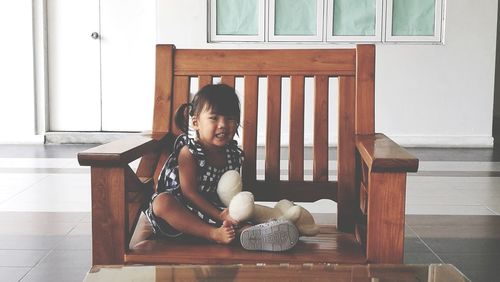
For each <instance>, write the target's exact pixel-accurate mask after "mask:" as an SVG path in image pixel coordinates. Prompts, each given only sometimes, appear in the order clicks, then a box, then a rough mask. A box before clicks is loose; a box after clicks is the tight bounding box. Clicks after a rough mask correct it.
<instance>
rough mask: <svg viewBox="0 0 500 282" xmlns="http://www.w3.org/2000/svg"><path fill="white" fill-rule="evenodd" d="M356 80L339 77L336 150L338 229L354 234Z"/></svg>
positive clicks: (355, 205) (355, 207) (356, 202)
mask: <svg viewBox="0 0 500 282" xmlns="http://www.w3.org/2000/svg"><path fill="white" fill-rule="evenodd" d="M355 97H356V96H355V78H354V77H350V76H341V77H339V121H340V122H339V137H338V138H339V139H338V147H337V175H338V185H339V188H338V195H337V197H338V201H337V203H338V227H339V229H340V230H342V231H344V232H353V231H354V226H355V222H356V217H357V213H358V207H359V203H358V200H359V199H358V194H359V193H358V192H357V191H356V178H355V177H356V159H355V157H356V148H355V144H354V136H355V135H354V129H355V128H354V118H355V116H354V110H355V106H354V102H355Z"/></svg>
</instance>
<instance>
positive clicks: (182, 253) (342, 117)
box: [79, 45, 418, 265]
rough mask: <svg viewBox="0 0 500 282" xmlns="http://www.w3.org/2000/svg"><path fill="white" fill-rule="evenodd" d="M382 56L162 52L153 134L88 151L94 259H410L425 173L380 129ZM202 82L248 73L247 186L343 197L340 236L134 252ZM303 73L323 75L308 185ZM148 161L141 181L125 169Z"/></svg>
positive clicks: (368, 49)
mask: <svg viewBox="0 0 500 282" xmlns="http://www.w3.org/2000/svg"><path fill="white" fill-rule="evenodd" d="M374 56H375V47H374V46H373V45H370V46H359V47H358V48H357V49H338V50H332V49H323V50H305V49H303V50H213V49H203V50H194V49H182V50H176V49H175V47H174V46H173V45H158V47H157V61H156V64H157V66H156V68H157V69H156V90H155V108H154V121H153V133H152V134H151V135H148V136H146V137H140V138H135V139H133V140H128V141H127V140H125V141H119V142H117V143H111V144H110V145H104V146H101V147H98V148H96V149H91V150H88V151H86V152H82V153H81V154H80V155H79V161H80V163H81V164H82V165H91V166H92V168H91V178H92V225H93V227H92V228H93V231H92V232H93V262H92V264H93V265H97V264H124V263H125V264H133V263H146V264H163V263H171V264H182V263H188V264H204V263H208V264H218V263H220V264H234V263H246V264H255V263H275V264H276V263H296V264H300V265H302V264H304V263H315V264H324V263H351V264H358V263H367V262H370V263H401V262H402V250H403V247H402V246H403V243H404V242H403V239H404V198H405V195H404V194H405V182H406V175H405V172H406V171H416V170H417V168H418V160H416V159H415V158H414V157H413V156H411V155H409V154H407V152H405V151H404V149H402V148H400V147H398V146H397V145H395V144H393V142H392V141H390V139H388V138H387V137H385V136H384V135H380V134H373V125H374V77H375V76H374V71H375V69H374V63H375V59H374V58H375V57H374ZM288 76H290V77H291V101H290V102H291V106H292V109H291V111H292V114H291V116H290V140H289V142H290V152H289V156H290V160H289V180H287V181H281V180H280V143H281V140H280V138H281V99H282V98H281V95H282V94H281V78H282V77H288ZM336 76H339V134H338V136H339V139H338V149H337V150H338V154H337V158H338V159H337V160H338V182H333V181H328V111H330V110H332V109H329V108H328V80H329V78H330V77H336ZM193 77H198V78H199V82H198V84H199V85H198V86H199V87H200V88H201V87H203V86H204V85H207V84H209V83H211V82H212V78H213V77H221V81H222V83H226V84H229V85H231V86H234V83H235V78H236V77H244V84H245V85H244V103H243V105H244V111H243V113H244V116H243V122H242V127H243V131H242V133H243V136H242V139H243V149H244V151H245V162H244V164H243V167H242V173H243V183H244V189H249V190H251V191H252V192H253V193H254V195H255V199H256V200H261V201H278V200H281V199H285V198H286V199H289V200H292V201H306V202H308V201H310V202H313V201H317V200H319V199H325V198H326V199H332V200H334V201H337V203H338V205H337V209H338V219H337V226H338V228H339V229H338V230H337V229H335V228H334V227H333V226H331V225H328V226H323V227H322V229H321V231H322V233H321V234H320V235H319V236H317V237H302V238H301V239H300V243H299V244H298V245H297V246H296V247H295V248H293V249H292V250H290V251H289V252H284V253H265V252H248V251H245V250H243V249H242V248H241V247H240V246H239V245H237V244H235V245H229V246H226V245H224V246H223V245H218V244H211V243H207V242H199V241H198V242H193V241H189V242H188V241H183V240H182V239H181V240H173V239H171V240H170V239H167V240H146V241H144V242H143V243H141V244H137V245H135V244H134V245H132V246H134V247H133V249H132V250H128V249H127V246H128V245H130V243H131V242H129V241H132V240H131V239H130V238H131V236H130V234H131V231H132V230H134V229H135V228H136V226H135V225H136V222H137V219H138V215H139V211H140V208H141V206H142V205H143V204H145V203H147V201H148V198H150V197H149V196H150V195H151V193H152V185H153V183H154V181H155V179H157V178H158V176H159V173H160V170H161V167H162V166H163V164H164V162H165V161H166V159H167V158H168V156H169V154H170V152H171V146H172V142H173V138H174V137H175V134H179V133H180V132H179V130H177V129H175V130H172V129H173V128H174V126H173V125H172V117H173V116H174V113H175V110H177V107H178V106H180V105H181V104H183V103H186V102H188V100H189V91H190V89H189V88H190V79H191V78H193ZM261 77H268V89H267V92H268V96H267V107H268V108H267V109H266V111H267V128H266V140H265V146H266V147H265V180H257V178H256V177H257V175H256V172H257V171H256V158H257V127H258V126H259V125H258V124H257V121H258V119H259V118H258V102H259V101H258V96H259V95H258V89H259V78H261ZM304 77H315V99H314V106H315V112H314V116H313V117H312V118H313V120H314V125H313V126H314V141H313V143H314V144H313V145H314V149H313V158H314V160H313V179H314V180H313V181H304V180H303V174H304V171H303V170H304V169H303V167H304V163H303V162H304V160H303V158H304V151H303V150H304V148H303V147H304V143H303V142H304V141H303V140H304V136H303V135H304V126H309V125H305V124H304V103H305V101H304ZM308 118H309V117H308ZM167 132H171V133H168V134H167V135H165V133H167ZM162 136H164V137H162ZM165 136H169V137H168V138H165ZM165 140H167V141H168V142H167V141H165ZM356 148H357V150H356ZM141 156H144V158H143V162H141V164H140V166H139V171H138V173H139V175H138V176H139V177H138V176H137V175H135V174H134V172H133V171H132V170H131V169H130V168H129V167H128V165H127V164H128V162H130V161H132V160H134V159H136V158H138V157H141ZM113 166H115V167H113ZM361 210H363V212H361ZM329 216H330V217H331V216H333V215H332V214H329ZM139 222H140V221H139ZM137 228H140V227H137ZM149 231H151V230H150V229H149ZM343 232H346V233H343ZM360 242H362V244H360ZM365 242H366V245H365V244H364V243H365ZM365 247H366V249H365ZM367 259H368V260H367Z"/></svg>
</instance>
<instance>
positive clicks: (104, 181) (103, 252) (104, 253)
mask: <svg viewBox="0 0 500 282" xmlns="http://www.w3.org/2000/svg"><path fill="white" fill-rule="evenodd" d="M91 182H92V265H98V264H123V263H124V255H125V251H126V248H127V247H126V244H127V241H126V240H127V234H128V230H127V229H128V217H127V215H128V212H127V211H128V210H127V205H126V204H125V169H124V168H119V167H118V168H107V167H92V168H91Z"/></svg>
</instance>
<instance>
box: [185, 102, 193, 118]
mask: <svg viewBox="0 0 500 282" xmlns="http://www.w3.org/2000/svg"><path fill="white" fill-rule="evenodd" d="M186 105H187V108H188V114H189V115H190V116H193V115H194V106H193V104H192V103H186Z"/></svg>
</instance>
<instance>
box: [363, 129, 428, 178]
mask: <svg viewBox="0 0 500 282" xmlns="http://www.w3.org/2000/svg"><path fill="white" fill-rule="evenodd" d="M356 148H357V150H358V151H359V154H360V155H361V157H362V159H363V161H364V163H365V164H366V165H367V166H368V168H369V169H370V170H371V171H375V172H377V171H405V172H416V171H417V170H418V159H417V158H415V157H414V156H413V155H412V154H410V153H409V152H408V151H406V150H405V149H404V148H403V147H401V146H399V145H398V144H396V143H395V142H394V141H392V140H391V139H389V138H388V137H387V136H385V135H384V134H381V133H377V134H372V135H357V136H356Z"/></svg>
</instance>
